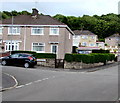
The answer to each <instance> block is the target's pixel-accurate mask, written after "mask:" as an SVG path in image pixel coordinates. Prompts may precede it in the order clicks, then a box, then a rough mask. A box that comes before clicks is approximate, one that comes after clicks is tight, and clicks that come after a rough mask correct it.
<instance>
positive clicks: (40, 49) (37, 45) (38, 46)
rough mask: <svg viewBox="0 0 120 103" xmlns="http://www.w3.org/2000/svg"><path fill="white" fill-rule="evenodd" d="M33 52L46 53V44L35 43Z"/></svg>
mask: <svg viewBox="0 0 120 103" xmlns="http://www.w3.org/2000/svg"><path fill="white" fill-rule="evenodd" d="M32 50H33V51H37V52H45V44H44V43H33V44H32Z"/></svg>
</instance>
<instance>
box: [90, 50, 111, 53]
mask: <svg viewBox="0 0 120 103" xmlns="http://www.w3.org/2000/svg"><path fill="white" fill-rule="evenodd" d="M92 53H110V51H109V50H102V49H101V50H92Z"/></svg>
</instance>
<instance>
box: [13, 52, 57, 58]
mask: <svg viewBox="0 0 120 103" xmlns="http://www.w3.org/2000/svg"><path fill="white" fill-rule="evenodd" d="M15 53H29V54H33V55H34V56H35V57H36V58H55V56H56V55H55V54H52V53H36V52H34V51H12V52H11V54H15Z"/></svg>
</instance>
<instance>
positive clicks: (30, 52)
mask: <svg viewBox="0 0 120 103" xmlns="http://www.w3.org/2000/svg"><path fill="white" fill-rule="evenodd" d="M15 53H29V54H34V53H36V52H34V51H22V50H21V51H20V50H19V51H11V54H15Z"/></svg>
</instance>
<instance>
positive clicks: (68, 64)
mask: <svg viewBox="0 0 120 103" xmlns="http://www.w3.org/2000/svg"><path fill="white" fill-rule="evenodd" d="M113 62H114V61H112V62H107V64H110V63H113ZM102 65H104V63H94V64H85V63H82V62H66V61H65V63H64V68H65V69H87V68H93V67H98V66H102Z"/></svg>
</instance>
